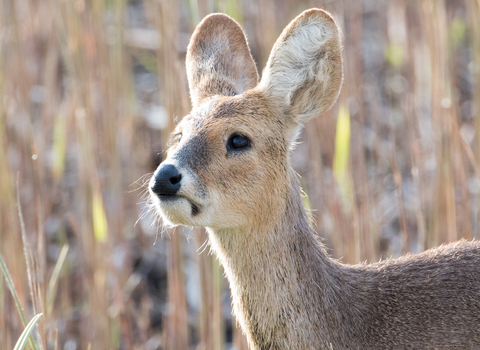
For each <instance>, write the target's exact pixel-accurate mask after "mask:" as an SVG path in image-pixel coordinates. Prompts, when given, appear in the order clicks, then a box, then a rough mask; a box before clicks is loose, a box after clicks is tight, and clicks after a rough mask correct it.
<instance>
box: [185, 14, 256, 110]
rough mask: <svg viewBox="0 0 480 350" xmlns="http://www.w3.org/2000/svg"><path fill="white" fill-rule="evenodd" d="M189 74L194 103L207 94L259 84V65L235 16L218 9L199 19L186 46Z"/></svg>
mask: <svg viewBox="0 0 480 350" xmlns="http://www.w3.org/2000/svg"><path fill="white" fill-rule="evenodd" d="M187 76H188V85H189V87H190V97H191V99H192V104H193V106H194V107H196V106H198V105H199V104H200V103H201V102H202V100H203V99H205V98H207V97H210V96H214V95H227V96H228V95H237V94H241V93H242V92H244V91H246V90H249V89H251V88H253V87H255V86H256V85H257V83H258V73H257V67H256V66H255V62H254V61H253V58H252V55H251V53H250V49H249V47H248V44H247V39H246V37H245V33H244V32H243V30H242V28H241V27H240V25H239V24H238V23H237V22H235V20H233V19H232V18H230V17H228V16H227V15H224V14H220V13H215V14H212V15H209V16H207V17H205V18H204V19H203V21H202V22H200V24H199V25H198V26H197V29H195V32H194V33H193V35H192V38H191V39H190V44H189V45H188V49H187Z"/></svg>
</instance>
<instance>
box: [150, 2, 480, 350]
mask: <svg viewBox="0 0 480 350" xmlns="http://www.w3.org/2000/svg"><path fill="white" fill-rule="evenodd" d="M226 33H228V34H226ZM213 48H214V49H213ZM187 70H188V77H189V84H190V89H191V94H192V102H193V105H194V109H193V110H192V112H191V113H190V114H189V115H188V116H186V117H185V118H184V119H183V120H182V122H181V123H180V124H179V125H178V127H177V129H176V130H175V131H174V133H173V137H172V141H171V146H170V148H169V150H168V157H167V160H166V161H165V163H171V164H173V165H174V166H175V167H176V168H177V169H178V170H179V172H180V173H181V174H182V183H181V188H180V190H179V192H178V194H177V197H176V199H175V200H169V201H165V200H161V199H160V198H158V197H157V196H156V195H155V194H154V193H153V192H152V200H153V201H154V203H155V204H156V205H157V207H158V210H159V212H160V214H161V215H162V217H163V218H164V221H165V222H166V223H167V224H172V225H187V226H203V227H206V228H207V232H208V235H209V239H210V242H211V245H212V248H213V250H214V251H215V252H216V254H217V255H218V257H219V259H220V261H221V263H222V265H223V266H224V268H225V273H226V275H227V277H228V280H229V282H230V287H231V290H232V295H233V306H234V312H235V315H236V317H237V319H238V320H239V322H240V324H241V326H242V329H243V331H244V332H245V334H246V336H247V339H248V342H249V346H250V348H251V349H255V350H260V349H261V350H266V349H292V350H300V349H301V350H303V349H478V348H480V270H479V268H478V265H479V263H480V258H479V257H480V244H479V243H478V242H465V241H460V242H457V243H453V244H450V245H445V246H441V247H439V248H437V249H433V250H429V251H427V252H424V253H422V254H418V255H407V256H404V257H402V258H400V259H394V260H386V261H383V262H379V263H375V264H370V265H355V266H350V265H344V264H341V263H340V262H338V261H335V260H333V259H331V258H329V257H328V256H327V254H326V252H325V249H324V247H323V246H322V244H321V243H319V241H318V240H317V238H316V236H315V232H314V230H313V229H312V227H311V226H310V223H309V217H308V215H307V212H306V209H305V208H304V206H303V203H302V199H301V195H300V185H299V181H298V179H297V176H296V174H295V172H294V171H293V169H292V168H291V166H290V162H289V157H288V156H289V149H290V143H291V142H292V141H293V140H294V138H295V134H296V132H297V126H298V124H301V123H304V122H305V121H306V120H308V119H310V118H313V117H315V116H317V115H318V114H320V113H323V112H324V111H326V110H327V109H329V108H330V107H331V105H332V104H333V103H334V101H335V99H336V98H337V96H338V93H339V90H340V86H341V82H342V75H343V71H342V58H341V49H340V40H339V34H338V30H337V27H336V25H335V22H334V21H333V19H332V18H331V16H330V15H329V14H327V13H326V12H324V11H322V10H317V9H312V10H309V11H305V12H304V13H302V14H301V15H300V16H298V17H297V18H296V19H294V20H293V21H292V23H290V25H289V26H287V27H286V29H285V30H284V32H283V33H282V35H281V36H280V38H279V39H278V40H277V42H276V43H275V46H274V48H273V50H272V54H271V56H270V59H269V61H268V63H267V67H266V69H265V71H264V73H263V77H262V81H261V82H260V83H259V84H258V85H257V86H255V85H256V82H257V80H258V78H257V72H256V69H255V65H254V62H253V60H252V58H251V55H250V51H249V49H248V45H247V41H246V39H245V36H244V34H243V31H242V30H241V28H240V27H239V26H238V24H237V23H236V22H234V21H233V20H231V19H230V18H229V17H227V16H225V15H220V14H215V15H211V16H209V17H207V18H206V19H204V21H203V22H202V23H201V24H200V25H199V26H198V27H197V29H196V31H195V33H194V35H193V37H192V40H191V42H190V45H189V52H188V55H187ZM286 82H290V83H289V84H287V83H286ZM235 134H240V135H243V136H246V137H248V138H249V140H251V144H250V146H249V147H248V148H245V149H242V150H232V149H229V146H228V142H229V141H228V140H229V138H230V137H231V136H232V135H235ZM180 135H181V137H180ZM152 181H155V179H154V177H153V178H152ZM194 209H195V210H194Z"/></svg>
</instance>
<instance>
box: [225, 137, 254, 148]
mask: <svg viewBox="0 0 480 350" xmlns="http://www.w3.org/2000/svg"><path fill="white" fill-rule="evenodd" d="M228 146H229V147H230V148H233V149H241V148H246V147H248V146H250V140H249V139H248V137H246V136H242V135H238V134H233V135H232V136H230V138H229V139H228Z"/></svg>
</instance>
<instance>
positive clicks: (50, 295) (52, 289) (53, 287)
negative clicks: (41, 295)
mask: <svg viewBox="0 0 480 350" xmlns="http://www.w3.org/2000/svg"><path fill="white" fill-rule="evenodd" d="M67 253H68V244H65V245H64V246H63V247H62V250H61V251H60V255H59V256H58V260H57V263H56V264H55V268H54V269H53V273H52V277H50V282H49V283H48V289H47V316H48V315H51V314H52V309H53V302H54V300H55V296H56V294H57V283H58V276H59V275H60V271H61V270H62V266H63V263H64V262H65V258H66V257H67Z"/></svg>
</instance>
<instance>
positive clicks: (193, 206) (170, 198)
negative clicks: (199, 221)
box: [157, 195, 201, 216]
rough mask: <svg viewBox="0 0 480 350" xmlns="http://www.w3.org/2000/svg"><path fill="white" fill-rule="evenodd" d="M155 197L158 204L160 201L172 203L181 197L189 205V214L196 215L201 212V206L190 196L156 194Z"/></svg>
mask: <svg viewBox="0 0 480 350" xmlns="http://www.w3.org/2000/svg"><path fill="white" fill-rule="evenodd" d="M157 197H158V199H159V200H160V204H162V203H163V204H167V203H172V202H175V201H178V200H182V199H184V200H186V201H187V202H188V204H189V205H190V207H191V211H190V214H191V216H197V215H198V214H200V212H201V210H200V209H201V206H200V205H198V204H197V203H195V202H193V201H192V200H191V199H190V198H187V197H185V196H182V195H160V196H157Z"/></svg>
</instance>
